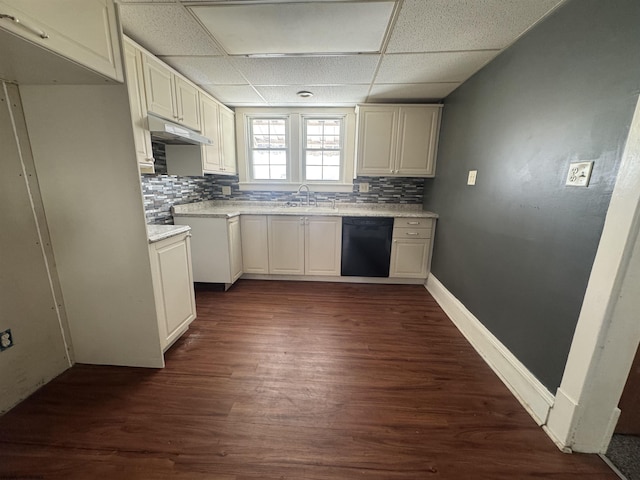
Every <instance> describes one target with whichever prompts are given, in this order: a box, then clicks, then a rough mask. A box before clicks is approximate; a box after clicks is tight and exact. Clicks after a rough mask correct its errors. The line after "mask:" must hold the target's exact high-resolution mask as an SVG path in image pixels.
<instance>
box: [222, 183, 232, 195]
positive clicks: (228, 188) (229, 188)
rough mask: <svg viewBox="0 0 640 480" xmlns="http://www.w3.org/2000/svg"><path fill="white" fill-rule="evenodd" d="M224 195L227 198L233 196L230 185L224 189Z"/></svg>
mask: <svg viewBox="0 0 640 480" xmlns="http://www.w3.org/2000/svg"><path fill="white" fill-rule="evenodd" d="M222 194H223V195H227V196H228V195H231V187H229V186H228V185H227V186H224V187H222Z"/></svg>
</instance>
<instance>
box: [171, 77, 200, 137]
mask: <svg viewBox="0 0 640 480" xmlns="http://www.w3.org/2000/svg"><path fill="white" fill-rule="evenodd" d="M174 85H175V96H176V97H175V102H176V115H177V121H178V123H181V124H182V125H184V126H186V127H189V128H192V129H193V130H198V131H200V101H199V99H198V89H197V88H196V87H195V86H194V85H191V84H190V83H189V82H187V81H186V80H184V79H182V78H180V77H176V76H174Z"/></svg>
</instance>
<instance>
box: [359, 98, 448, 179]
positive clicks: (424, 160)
mask: <svg viewBox="0 0 640 480" xmlns="http://www.w3.org/2000/svg"><path fill="white" fill-rule="evenodd" d="M441 110H442V106H441V105H359V106H358V110H357V113H358V117H357V121H358V153H357V166H356V174H357V175H369V176H398V177H433V176H434V175H435V166H436V162H435V157H436V150H437V146H438V133H439V129H440V114H441Z"/></svg>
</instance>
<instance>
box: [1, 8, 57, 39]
mask: <svg viewBox="0 0 640 480" xmlns="http://www.w3.org/2000/svg"><path fill="white" fill-rule="evenodd" d="M2 18H8V19H9V20H11V21H12V22H13V23H17V24H18V25H22V26H23V27H24V28H25V29H26V30H29V31H30V32H32V33H35V34H36V35H38V36H39V37H40V38H42V39H43V40H44V39H46V38H49V35H47V32H45V31H44V30H40V29H39V28H36V27H32V26H31V25H28V24H26V23H24V22H23V21H21V20H20V19H19V18H18V17H14V16H13V15H7V14H6V13H0V19H2Z"/></svg>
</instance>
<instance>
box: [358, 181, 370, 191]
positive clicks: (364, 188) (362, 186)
mask: <svg viewBox="0 0 640 480" xmlns="http://www.w3.org/2000/svg"><path fill="white" fill-rule="evenodd" d="M368 191H369V184H368V183H366V182H363V183H361V184H360V190H359V192H360V193H367V192H368Z"/></svg>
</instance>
